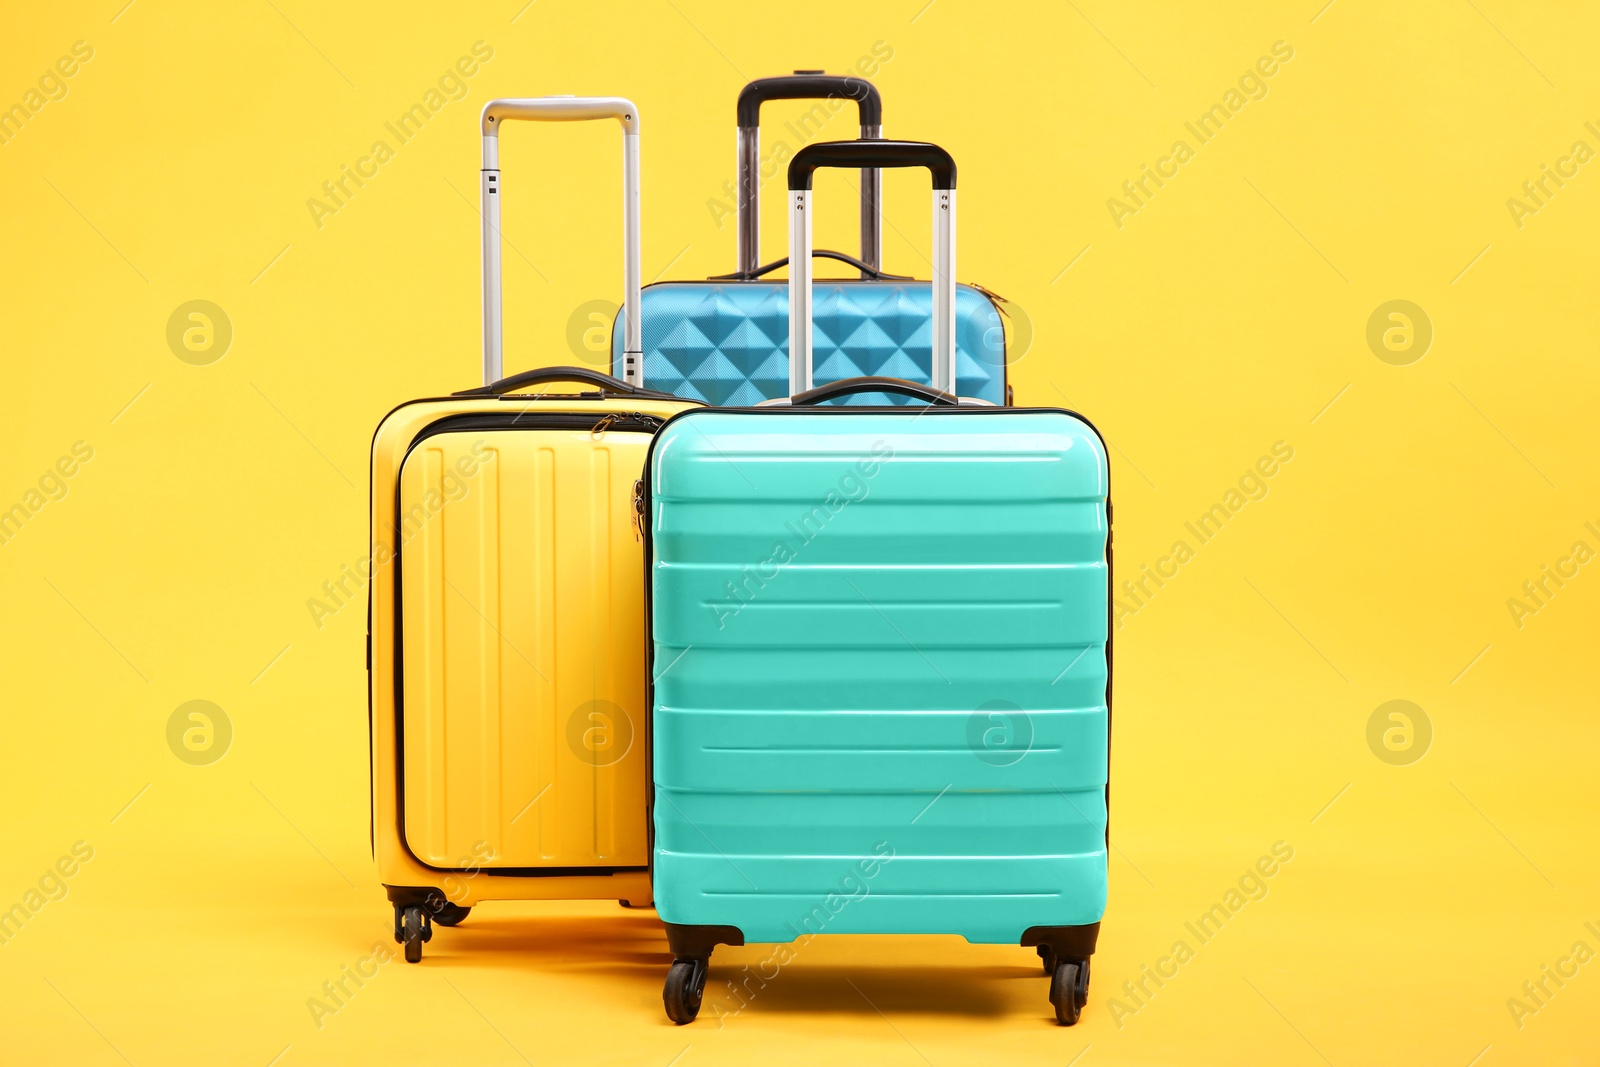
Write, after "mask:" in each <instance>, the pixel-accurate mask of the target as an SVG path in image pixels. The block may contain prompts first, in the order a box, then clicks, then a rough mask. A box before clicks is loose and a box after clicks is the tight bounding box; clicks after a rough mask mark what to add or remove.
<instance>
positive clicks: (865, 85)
mask: <svg viewBox="0 0 1600 1067" xmlns="http://www.w3.org/2000/svg"><path fill="white" fill-rule="evenodd" d="M830 96H838V97H843V98H844V99H846V100H854V101H855V102H856V108H857V110H858V111H859V113H860V115H861V125H863V126H881V125H883V98H882V97H880V96H879V95H878V90H877V87H876V86H874V85H873V84H872V83H871V82H869V81H867V80H866V79H864V78H856V77H852V76H850V75H848V74H824V73H822V71H820V70H797V71H795V72H794V73H793V74H785V75H782V76H781V77H777V78H757V79H756V80H755V81H753V82H751V83H750V84H749V85H746V86H745V87H744V88H743V89H741V90H739V125H740V126H756V125H759V124H760V122H761V105H762V104H765V103H766V102H767V101H768V100H823V99H826V98H828V97H830Z"/></svg>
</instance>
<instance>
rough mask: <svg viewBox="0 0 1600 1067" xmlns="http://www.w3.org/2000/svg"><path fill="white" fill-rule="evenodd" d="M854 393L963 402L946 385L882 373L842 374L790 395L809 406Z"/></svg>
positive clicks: (945, 403)
mask: <svg viewBox="0 0 1600 1067" xmlns="http://www.w3.org/2000/svg"><path fill="white" fill-rule="evenodd" d="M852 393H899V394H900V395H901V396H909V397H911V398H912V399H913V400H921V401H924V402H925V403H928V404H932V405H934V406H936V407H956V406H957V405H958V404H959V403H960V401H959V400H957V399H956V398H955V397H954V396H952V395H950V394H949V393H947V392H945V391H944V390H943V389H935V388H933V387H932V386H930V385H923V384H921V383H920V382H908V381H906V380H905V379H904V378H878V377H862V378H841V379H840V380H839V381H836V382H829V383H828V384H826V385H819V386H817V387H816V388H815V389H807V390H806V391H805V392H803V393H796V394H795V395H794V396H792V397H790V398H789V403H790V404H792V405H794V406H796V407H807V406H810V405H813V404H820V403H822V402H823V401H824V400H833V399H834V398H836V397H841V396H850V395H851V394H852Z"/></svg>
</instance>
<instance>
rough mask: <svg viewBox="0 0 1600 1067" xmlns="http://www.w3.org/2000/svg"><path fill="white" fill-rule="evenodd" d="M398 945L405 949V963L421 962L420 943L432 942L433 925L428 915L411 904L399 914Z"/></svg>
mask: <svg viewBox="0 0 1600 1067" xmlns="http://www.w3.org/2000/svg"><path fill="white" fill-rule="evenodd" d="M399 933H400V939H399V940H400V943H401V944H403V945H404V946H405V948H406V962H407V963H421V962H422V943H423V942H424V941H431V940H433V923H431V922H430V921H429V920H428V913H427V912H426V911H424V910H423V909H422V908H421V907H419V906H417V905H415V904H412V905H409V906H407V907H405V908H402V909H401V912H400V930H399Z"/></svg>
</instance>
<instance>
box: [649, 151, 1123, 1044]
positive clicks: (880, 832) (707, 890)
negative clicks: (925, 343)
mask: <svg viewBox="0 0 1600 1067" xmlns="http://www.w3.org/2000/svg"><path fill="white" fill-rule="evenodd" d="M869 163H870V164H871V165H874V166H912V165H923V166H928V167H929V168H930V169H931V170H932V171H933V172H934V176H935V180H934V186H935V187H934V263H935V269H934V279H935V280H934V285H933V286H932V289H933V292H932V294H931V298H930V305H931V306H932V307H935V308H937V309H938V311H937V314H936V315H935V316H934V323H935V325H936V327H937V329H936V330H935V336H934V339H933V345H932V349H933V352H932V354H933V357H934V358H933V365H932V374H931V375H930V376H929V377H931V378H932V380H933V381H935V382H939V383H941V385H942V386H943V389H942V390H938V389H933V388H931V387H928V386H924V385H921V384H918V383H913V382H909V381H898V380H894V379H888V378H866V379H857V380H854V381H846V382H838V383H833V384H830V385H824V386H821V387H818V388H815V389H807V388H804V387H806V386H808V385H809V381H808V379H809V375H810V373H811V367H810V359H809V358H808V357H809V355H810V345H809V343H808V333H809V330H808V326H809V323H810V316H809V313H808V309H809V306H810V299H809V298H810V288H811V278H810V272H809V270H808V269H807V267H808V266H809V264H810V259H809V257H808V256H807V255H806V253H807V251H808V250H809V248H810V222H809V219H810V214H811V212H810V210H809V208H810V193H809V187H810V184H811V181H810V178H811V173H812V171H813V170H814V169H815V168H817V167H819V166H861V165H865V164H869ZM789 183H790V189H791V190H792V192H791V218H792V220H793V223H792V227H791V229H792V232H791V247H792V248H794V249H795V260H794V262H795V264H796V265H797V269H795V270H794V271H793V273H792V277H791V280H790V294H791V301H792V304H793V307H794V314H793V316H792V323H793V327H792V331H791V332H792V337H791V344H792V346H793V351H795V352H796V353H797V354H798V357H799V358H798V359H796V361H795V368H794V378H795V384H796V385H797V386H800V387H801V388H797V389H796V390H795V392H796V394H797V395H794V396H793V397H792V398H791V399H790V400H788V401H780V402H778V403H775V404H768V405H764V406H761V407H756V408H744V409H730V408H721V409H717V408H699V409H695V410H692V411H689V412H685V413H683V414H680V415H677V416H675V417H673V418H672V419H670V420H669V421H668V422H667V423H666V425H665V426H664V427H663V428H662V429H661V431H660V432H659V433H658V435H657V436H656V438H655V440H654V442H653V444H652V445H651V449H650V452H649V455H648V458H647V461H646V466H645V472H644V478H643V479H642V481H641V484H640V487H639V492H638V494H637V496H636V500H637V503H638V508H639V511H640V517H641V526H642V529H643V531H644V535H645V540H646V545H645V558H646V560H647V565H648V567H649V580H648V584H647V587H646V588H647V596H648V597H649V607H648V610H647V617H648V620H649V627H650V646H649V654H650V656H651V683H652V691H651V696H650V708H651V730H652V742H651V743H652V751H653V763H652V768H653V787H652V790H651V794H650V795H651V798H652V813H651V818H652V825H653V828H654V843H653V847H652V863H653V871H654V887H655V900H656V907H657V909H658V911H659V913H660V916H661V918H662V920H663V921H664V922H665V923H666V928H667V936H668V941H669V943H670V946H671V949H672V953H673V957H674V962H673V964H672V967H671V970H670V971H669V974H668V977H667V983H666V988H665V990H664V993H663V1000H664V1002H665V1005H666V1008H667V1014H668V1015H669V1016H670V1017H671V1018H672V1019H673V1021H675V1022H678V1023H685V1022H688V1021H690V1020H691V1019H693V1018H694V1017H695V1015H696V1014H697V1013H698V1011H699V1008H700V1004H701V1002H702V999H703V998H704V996H705V985H706V976H707V967H708V961H709V958H710V956H711V952H712V949H713V948H714V946H716V945H717V944H731V945H742V944H745V943H747V942H750V943H756V942H775V943H782V944H786V943H788V942H793V941H796V940H800V941H806V940H809V939H810V938H811V937H812V936H814V935H815V934H818V933H824V932H826V933H919V934H947V933H955V934H960V935H962V936H964V937H965V938H966V939H967V940H968V941H971V942H976V943H1010V944H1021V945H1024V946H1033V947H1036V948H1037V950H1038V953H1039V955H1040V957H1042V958H1043V960H1044V964H1045V970H1046V972H1047V973H1048V974H1050V976H1051V1001H1052V1003H1053V1004H1054V1006H1055V1011H1056V1017H1057V1019H1058V1021H1060V1022H1062V1023H1066V1024H1071V1023H1073V1022H1075V1021H1076V1020H1077V1018H1078V1013H1079V1010H1080V1009H1081V1007H1082V1005H1083V1003H1084V1001H1085V998H1086V996H1087V987H1088V975H1089V956H1090V955H1091V954H1092V953H1093V951H1094V947H1095V940H1096V937H1097V934H1098V930H1099V922H1100V919H1101V916H1102V914H1103V913H1104V910H1105V903H1106V847H1107V837H1106V787H1107V765H1108V745H1109V737H1110V658H1109V653H1110V636H1109V615H1110V612H1109V609H1110V579H1111V575H1110V569H1111V559H1110V518H1111V506H1110V500H1109V476H1110V471H1109V465H1108V463H1107V459H1106V451H1105V447H1104V443H1103V442H1102V440H1101V438H1100V436H1099V434H1098V432H1097V431H1096V430H1095V429H1094V428H1093V427H1092V426H1091V425H1090V424H1089V423H1088V422H1087V421H1085V420H1084V419H1083V418H1082V417H1081V416H1078V415H1076V414H1074V413H1072V412H1068V411H1063V410H1059V409H1051V408H1007V407H997V406H994V405H990V404H986V403H984V402H982V401H974V400H970V399H962V400H959V401H958V399H957V398H956V397H955V396H953V395H951V393H950V391H949V390H950V386H951V384H952V379H953V377H954V375H953V373H952V371H953V364H954V361H953V359H952V358H951V357H952V354H953V353H952V348H953V344H952V335H953V333H954V331H953V328H952V327H953V319H954V318H955V294H954V285H953V282H952V271H953V267H954V240H953V235H954V214H955V168H954V164H953V163H952V162H951V161H950V157H949V155H948V154H947V153H945V152H944V151H943V150H942V149H939V148H937V147H936V146H933V145H923V144H919V143H915V142H897V141H877V142H868V141H847V142H837V143H828V144H817V145H812V146H809V147H807V148H804V149H802V150H801V151H800V152H799V153H798V154H797V155H796V156H795V158H794V160H793V162H792V163H791V165H790V169H789ZM888 390H892V391H894V392H896V393H897V394H899V395H901V396H902V397H904V398H906V399H908V400H920V401H922V402H923V404H921V405H918V406H915V407H911V406H883V407H873V408H862V407H841V406H816V405H819V404H822V403H823V402H825V401H828V400H832V399H836V398H838V397H840V396H850V395H860V394H862V393H869V392H883V391H888ZM780 952H788V953H790V956H792V950H789V949H783V950H780ZM776 958H777V959H779V961H780V962H786V961H787V958H790V957H786V956H782V955H779V956H777V957H776ZM730 989H731V986H730ZM742 995H743V994H738V995H736V996H735V999H733V1000H732V1001H730V1000H729V999H728V995H727V994H723V993H721V992H718V991H717V990H714V991H713V1003H714V1004H717V1003H718V1002H719V1001H720V1002H721V1005H722V1007H723V1008H730V1007H738V1006H739V1004H740V1001H739V1000H738V999H737V997H738V996H742ZM718 1010H721V1008H719V1009H718Z"/></svg>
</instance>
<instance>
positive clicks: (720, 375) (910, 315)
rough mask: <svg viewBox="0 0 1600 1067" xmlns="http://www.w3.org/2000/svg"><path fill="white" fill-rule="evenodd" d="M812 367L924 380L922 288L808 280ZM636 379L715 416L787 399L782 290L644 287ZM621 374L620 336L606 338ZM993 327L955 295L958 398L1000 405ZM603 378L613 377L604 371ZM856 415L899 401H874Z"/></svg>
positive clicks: (978, 305)
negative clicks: (811, 283) (640, 371)
mask: <svg viewBox="0 0 1600 1067" xmlns="http://www.w3.org/2000/svg"><path fill="white" fill-rule="evenodd" d="M815 293H816V295H815V297H814V300H815V307H816V312H815V314H814V321H815V326H814V338H815V339H814V341H813V344H814V345H815V353H814V356H813V363H812V365H813V366H814V367H815V372H814V374H813V379H814V381H815V383H816V384H817V385H821V384H823V383H825V382H832V381H838V380H839V379H841V378H855V377H859V376H863V375H878V376H883V377H888V378H904V379H906V380H907V381H912V382H923V383H928V382H930V381H931V380H932V379H931V377H930V371H931V367H930V364H931V362H932V359H933V354H932V343H933V334H932V322H933V311H932V307H931V301H932V295H931V292H930V290H929V288H928V283H927V282H887V281H856V280H845V281H838V280H835V281H818V282H817V283H816V290H815ZM641 306H642V308H643V310H642V312H641V314H642V316H643V319H644V353H645V355H644V359H645V363H644V379H645V381H647V382H649V383H650V387H651V388H652V389H661V390H664V391H666V392H669V393H673V394H675V395H677V396H682V397H687V398H689V399H692V400H701V401H704V402H705V403H708V404H713V405H716V406H718V407H728V406H741V405H742V406H748V405H753V404H758V403H760V402H761V401H763V400H776V399H778V398H780V397H785V396H788V395H789V285H788V282H786V281H782V280H779V281H767V280H765V279H763V280H759V281H753V282H711V281H707V282H666V283H662V284H659V285H651V286H647V287H646V288H645V290H644V297H643V304H642V305H641ZM611 354H612V364H613V367H614V368H620V367H621V366H622V335H621V333H620V332H618V331H617V330H616V329H613V331H612V338H611ZM1005 365H1006V351H1005V329H1004V326H1003V325H1002V323H1001V321H1000V312H999V311H998V310H997V309H996V308H995V305H994V303H993V302H992V301H991V300H990V299H989V298H988V297H987V296H985V295H984V294H983V293H981V292H979V291H978V290H977V289H974V288H972V287H970V286H965V285H963V286H958V287H957V288H956V380H957V385H958V389H957V391H958V392H959V393H960V394H961V395H962V396H968V397H976V398H977V399H979V400H987V401H989V402H990V403H992V404H1004V403H1005V402H1006V396H1005V392H1006V382H1005V378H1006V375H1005ZM614 373H620V371H616V370H614ZM841 403H844V404H849V405H856V406H876V405H882V404H904V403H908V401H907V400H906V399H905V398H904V397H893V396H889V395H887V394H883V393H874V394H871V395H862V396H855V397H849V398H847V399H846V400H844V401H841Z"/></svg>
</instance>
